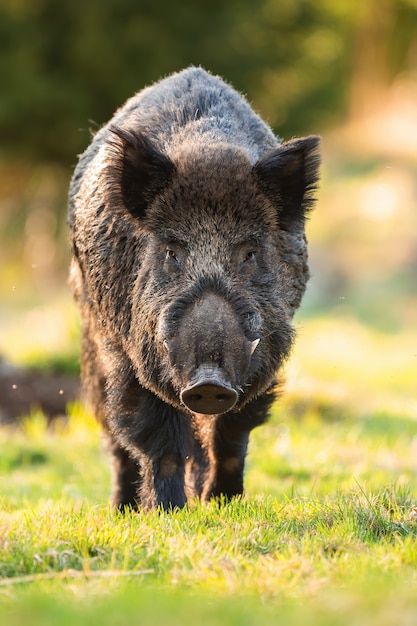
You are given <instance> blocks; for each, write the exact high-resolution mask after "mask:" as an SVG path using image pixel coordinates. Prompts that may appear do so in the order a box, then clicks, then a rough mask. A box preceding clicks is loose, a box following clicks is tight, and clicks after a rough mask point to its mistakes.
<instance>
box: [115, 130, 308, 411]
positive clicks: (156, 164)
mask: <svg viewBox="0 0 417 626" xmlns="http://www.w3.org/2000/svg"><path fill="white" fill-rule="evenodd" d="M318 143H319V139H318V138H317V137H306V138H303V139H297V140H292V141H290V142H287V143H284V144H282V145H280V146H277V147H276V148H275V149H273V150H272V151H269V152H267V153H266V154H263V155H261V156H260V157H257V158H256V159H254V158H253V157H252V156H251V154H250V151H249V150H248V149H244V148H242V147H240V146H238V145H231V144H230V143H222V142H221V141H203V140H200V141H198V140H196V139H195V138H194V140H193V141H186V140H184V141H182V142H181V143H178V145H176V146H172V145H171V146H169V148H168V149H162V148H161V146H157V145H156V144H153V143H152V141H151V140H149V138H148V137H147V136H145V135H142V134H141V133H139V132H132V131H131V130H126V129H123V128H120V127H118V128H116V127H113V128H112V139H111V140H110V141H109V142H108V144H107V146H108V150H109V157H108V166H107V170H106V177H107V180H108V183H107V189H108V200H109V205H111V206H112V210H113V211H114V216H115V217H114V220H113V222H114V223H113V227H112V228H113V230H117V225H115V224H116V222H117V221H118V220H119V221H120V220H124V221H126V220H128V221H129V224H130V225H129V228H124V237H125V239H126V238H127V239H129V241H130V243H125V248H126V252H125V253H126V254H132V253H134V255H135V261H133V260H132V261H131V263H130V271H131V273H132V275H131V276H129V277H126V276H121V277H120V280H122V281H127V283H129V284H126V286H125V296H124V297H125V299H126V302H128V303H129V321H130V323H129V326H128V329H127V330H126V332H124V333H123V337H122V338H121V342H122V343H123V346H124V350H125V351H126V353H127V354H128V356H129V358H130V360H131V362H132V364H133V366H134V369H135V372H136V376H137V378H138V380H139V382H140V383H141V384H142V385H143V386H144V387H146V388H148V389H150V390H151V391H153V392H154V393H155V394H157V395H158V396H159V397H160V398H162V399H163V400H165V401H166V402H169V403H170V404H172V405H174V406H177V407H178V408H180V409H182V410H185V411H187V410H188V411H190V412H191V413H202V414H220V413H224V412H226V411H238V410H240V409H241V408H242V407H243V406H244V405H245V404H246V403H247V402H249V401H251V400H252V399H254V398H255V397H257V396H258V395H259V394H260V393H262V392H263V391H265V390H266V389H267V388H269V387H270V386H271V384H272V383H273V381H274V377H275V374H276V372H277V370H278V369H279V368H280V366H281V365H282V363H283V361H284V360H285V358H286V357H287V356H288V354H289V352H290V349H291V346H292V342H293V338H294V330H293V327H292V324H291V318H292V316H293V313H294V311H295V309H296V308H297V307H298V306H299V304H300V301H301V297H302V295H303V292H304V290H305V286H306V282H307V280H308V268H307V249H306V239H305V234H304V223H305V218H306V215H307V213H308V211H309V209H310V208H311V206H312V203H313V201H314V197H313V196H314V191H315V189H316V185H317V180H318V163H319V157H318ZM132 251H133V252H132ZM123 253H124V252H123V251H122V254H123ZM119 297H120V292H119Z"/></svg>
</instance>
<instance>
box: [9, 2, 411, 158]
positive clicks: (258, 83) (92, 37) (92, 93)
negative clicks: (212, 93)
mask: <svg viewBox="0 0 417 626" xmlns="http://www.w3.org/2000/svg"><path fill="white" fill-rule="evenodd" d="M416 10H417V2H416V0H365V1H364V2H361V1H360V0H338V1H337V2H334V0H228V1H227V2H224V1H223V0H199V1H198V2H195V0H178V1H177V2H167V1H163V2H154V0H88V1H87V2H83V1H81V0H60V2H57V1H56V0H0V84H1V98H0V136H1V138H2V140H1V150H2V151H3V155H4V154H14V155H17V156H18V157H25V158H28V159H30V160H36V161H55V162H59V163H61V164H64V165H70V164H71V165H72V164H73V163H74V162H75V158H76V156H75V155H76V154H77V153H78V152H80V151H81V150H82V149H83V148H85V147H86V145H87V144H88V142H89V132H88V129H89V127H91V128H92V129H93V130H94V128H96V127H97V126H100V125H101V124H102V123H104V122H106V121H107V120H108V119H109V118H110V116H111V115H112V114H113V112H114V110H115V109H116V107H118V106H119V105H120V104H121V103H122V102H123V101H124V100H125V99H126V98H127V97H129V96H130V95H132V94H133V93H134V92H135V91H137V90H139V89H140V88H142V87H143V86H144V85H145V84H149V83H151V82H153V81H154V80H156V79H157V78H159V77H160V76H162V75H165V74H167V73H170V72H172V71H175V70H179V69H181V68H183V67H184V66H187V65H189V64H194V65H200V64H201V65H203V66H205V67H206V68H207V69H210V70H211V71H213V72H215V73H219V74H221V75H223V76H225V77H226V78H227V79H228V80H229V81H231V82H232V83H233V84H234V85H235V86H236V87H237V88H238V89H240V90H242V91H245V92H246V93H247V94H248V96H249V98H250V100H253V102H254V105H255V107H256V108H257V109H259V110H260V112H261V113H262V114H263V115H264V116H265V117H266V118H267V119H269V121H270V123H271V125H272V126H273V127H274V128H275V129H276V130H277V131H278V132H279V134H280V135H282V136H283V137H289V136H292V135H296V134H300V133H305V132H309V131H312V130H315V131H316V130H317V128H323V127H325V126H328V125H329V124H332V123H334V121H335V120H336V119H338V118H340V116H341V115H342V114H343V112H344V111H345V110H346V108H347V107H348V105H349V88H350V83H351V81H352V80H353V79H354V76H355V73H357V72H358V68H361V67H363V64H365V65H366V63H367V61H372V60H374V61H375V59H374V58H373V57H375V56H376V57H378V58H377V59H376V61H377V65H378V68H377V71H376V74H375V72H374V76H375V75H381V76H382V75H383V76H384V77H385V79H387V80H389V78H390V76H392V75H393V74H395V73H398V72H399V71H401V70H402V69H404V67H406V66H409V65H410V64H412V62H413V57H415V54H416V53H415V51H414V53H413V54H411V52H410V50H411V51H412V49H413V41H414V44H415V31H416V28H415V26H416ZM399 32H400V33H401V36H400V37H398V33H399ZM381 46H382V53H381ZM414 61H415V58H414ZM374 69H375V68H374ZM92 120H93V121H92ZM80 130H81V132H80ZM0 156H1V153H0Z"/></svg>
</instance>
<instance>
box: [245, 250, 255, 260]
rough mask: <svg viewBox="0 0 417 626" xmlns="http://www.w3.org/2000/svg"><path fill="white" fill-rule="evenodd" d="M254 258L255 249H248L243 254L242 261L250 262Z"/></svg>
mask: <svg viewBox="0 0 417 626" xmlns="http://www.w3.org/2000/svg"><path fill="white" fill-rule="evenodd" d="M254 260H255V250H248V251H247V252H246V253H245V254H244V256H243V263H250V262H251V261H252V262H253V261H254Z"/></svg>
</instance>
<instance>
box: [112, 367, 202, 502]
mask: <svg viewBox="0 0 417 626" xmlns="http://www.w3.org/2000/svg"><path fill="white" fill-rule="evenodd" d="M108 383H109V384H108V387H107V388H108V398H107V409H108V410H107V422H108V426H109V429H110V431H111V433H112V437H113V440H114V441H117V443H118V444H119V449H118V450H117V454H116V457H117V455H119V460H120V459H121V461H122V462H121V463H120V468H121V471H123V468H124V470H125V471H126V472H127V474H128V475H130V470H131V468H132V465H131V464H129V461H128V458H130V459H132V460H133V461H134V462H136V463H137V466H138V468H139V473H140V477H139V476H138V480H137V493H136V498H135V499H136V500H137V502H138V504H139V506H142V507H143V508H146V509H152V508H156V507H158V506H162V507H163V508H164V509H166V510H169V509H171V508H174V507H182V506H184V505H185V503H186V495H185V486H184V482H185V464H186V459H187V457H188V456H189V452H190V446H191V426H190V420H189V418H188V417H186V416H185V415H184V414H183V413H181V412H180V411H178V410H177V409H175V408H174V407H172V406H169V405H168V404H166V403H165V402H163V401H162V400H160V399H159V398H158V397H157V396H155V395H154V394H153V393H151V392H150V391H148V390H146V389H144V388H143V387H142V386H141V385H140V384H139V383H138V381H137V379H136V377H135V375H134V372H133V370H132V369H131V368H127V367H126V369H124V371H122V368H120V369H119V371H118V373H117V377H116V376H115V378H114V379H113V380H109V381H108ZM123 450H126V454H125V455H124V456H123V452H122V451H123ZM113 456H114V451H113ZM120 481H122V482H123V479H122V478H121V477H119V482H120Z"/></svg>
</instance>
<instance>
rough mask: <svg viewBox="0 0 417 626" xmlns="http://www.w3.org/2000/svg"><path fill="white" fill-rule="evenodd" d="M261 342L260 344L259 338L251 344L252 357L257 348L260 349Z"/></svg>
mask: <svg viewBox="0 0 417 626" xmlns="http://www.w3.org/2000/svg"><path fill="white" fill-rule="evenodd" d="M259 342H260V339H259V338H258V339H255V340H254V341H252V342H251V344H250V353H251V356H252V354H253V353H254V352H255V350H256V348H257V347H258V343H259Z"/></svg>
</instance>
